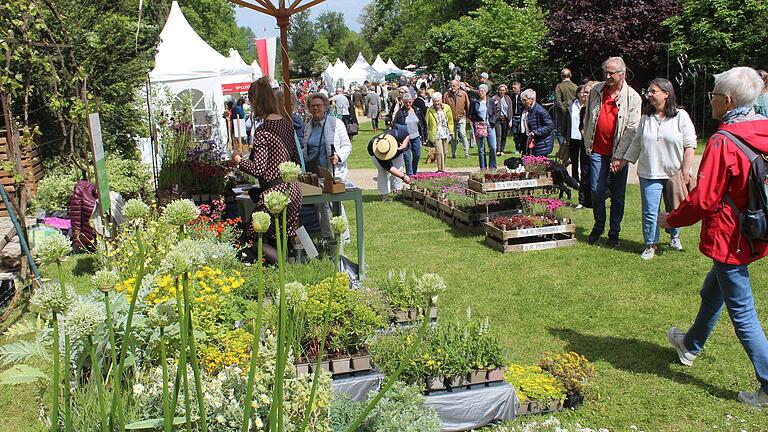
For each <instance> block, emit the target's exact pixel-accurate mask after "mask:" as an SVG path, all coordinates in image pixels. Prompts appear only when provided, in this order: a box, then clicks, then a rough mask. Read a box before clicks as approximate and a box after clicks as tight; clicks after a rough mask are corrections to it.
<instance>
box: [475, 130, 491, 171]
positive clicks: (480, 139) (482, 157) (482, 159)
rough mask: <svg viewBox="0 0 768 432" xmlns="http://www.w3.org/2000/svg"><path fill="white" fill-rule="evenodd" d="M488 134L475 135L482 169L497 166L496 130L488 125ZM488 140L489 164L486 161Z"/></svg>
mask: <svg viewBox="0 0 768 432" xmlns="http://www.w3.org/2000/svg"><path fill="white" fill-rule="evenodd" d="M487 130H488V136H487V137H481V136H477V135H475V139H476V140H477V155H478V157H479V158H480V169H485V168H486V166H487V167H488V168H496V131H495V130H494V128H492V127H488V129H487ZM486 141H487V142H488V164H487V165H486V163H485V143H486Z"/></svg>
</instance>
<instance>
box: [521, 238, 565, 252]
mask: <svg viewBox="0 0 768 432" xmlns="http://www.w3.org/2000/svg"><path fill="white" fill-rule="evenodd" d="M556 247H557V242H556V241H548V242H541V243H531V244H525V245H523V252H528V251H538V250H545V249H554V248H556Z"/></svg>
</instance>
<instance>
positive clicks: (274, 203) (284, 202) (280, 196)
mask: <svg viewBox="0 0 768 432" xmlns="http://www.w3.org/2000/svg"><path fill="white" fill-rule="evenodd" d="M288 201H289V199H288V195H286V194H284V193H282V192H278V191H272V192H268V193H267V194H266V195H264V205H265V206H267V210H269V212H270V213H272V214H273V215H275V214H278V213H280V212H281V211H283V209H284V208H286V207H287V206H288Z"/></svg>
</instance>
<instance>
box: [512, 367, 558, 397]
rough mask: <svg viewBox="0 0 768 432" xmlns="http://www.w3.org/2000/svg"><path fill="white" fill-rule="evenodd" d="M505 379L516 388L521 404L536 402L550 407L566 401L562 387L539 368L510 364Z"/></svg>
mask: <svg viewBox="0 0 768 432" xmlns="http://www.w3.org/2000/svg"><path fill="white" fill-rule="evenodd" d="M504 379H505V380H506V381H507V382H508V383H510V384H512V385H513V386H514V387H515V390H517V396H518V397H519V398H520V402H527V401H530V400H535V401H537V402H539V403H541V404H542V405H548V404H550V403H552V402H556V401H563V400H565V390H564V389H563V387H562V385H560V383H559V382H558V381H557V379H555V377H553V376H552V375H550V374H549V373H547V372H545V371H544V370H542V369H541V368H540V367H539V366H521V365H518V364H515V363H510V364H508V365H507V366H506V368H505V370H504Z"/></svg>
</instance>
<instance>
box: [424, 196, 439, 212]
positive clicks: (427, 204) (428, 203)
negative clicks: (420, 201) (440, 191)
mask: <svg viewBox="0 0 768 432" xmlns="http://www.w3.org/2000/svg"><path fill="white" fill-rule="evenodd" d="M424 211H425V212H426V213H427V214H429V215H432V216H434V217H437V215H438V212H439V210H438V201H437V200H436V199H435V198H432V197H430V196H425V197H424Z"/></svg>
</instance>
